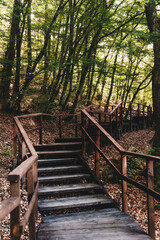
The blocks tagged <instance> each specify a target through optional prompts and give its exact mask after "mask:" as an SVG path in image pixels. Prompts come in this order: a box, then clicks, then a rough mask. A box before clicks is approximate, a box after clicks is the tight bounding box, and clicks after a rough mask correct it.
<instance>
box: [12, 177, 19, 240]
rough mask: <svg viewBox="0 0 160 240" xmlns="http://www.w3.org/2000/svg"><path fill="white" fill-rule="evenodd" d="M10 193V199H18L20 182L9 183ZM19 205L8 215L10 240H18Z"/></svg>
mask: <svg viewBox="0 0 160 240" xmlns="http://www.w3.org/2000/svg"><path fill="white" fill-rule="evenodd" d="M10 191H11V196H12V197H17V198H20V181H18V182H16V183H15V182H11V184H10ZM19 226H20V205H17V207H16V208H14V210H13V211H12V212H11V214H10V236H11V240H20V231H19V230H20V229H19Z"/></svg>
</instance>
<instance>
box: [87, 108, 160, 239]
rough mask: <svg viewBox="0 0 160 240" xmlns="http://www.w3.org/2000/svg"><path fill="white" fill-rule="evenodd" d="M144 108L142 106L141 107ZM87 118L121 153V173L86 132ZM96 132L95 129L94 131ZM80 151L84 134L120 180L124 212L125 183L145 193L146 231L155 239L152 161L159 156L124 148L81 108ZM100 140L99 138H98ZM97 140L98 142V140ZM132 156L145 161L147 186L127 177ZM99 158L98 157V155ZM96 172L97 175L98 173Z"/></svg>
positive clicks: (125, 208) (159, 196)
mask: <svg viewBox="0 0 160 240" xmlns="http://www.w3.org/2000/svg"><path fill="white" fill-rule="evenodd" d="M143 109H144V108H143ZM87 119H88V121H89V122H92V124H93V125H94V126H95V127H96V129H97V130H99V131H100V132H101V134H102V135H103V136H104V137H105V138H106V139H107V140H109V141H110V143H111V144H112V145H113V146H114V147H115V148H116V149H117V150H118V151H119V153H120V154H121V163H122V173H121V172H120V171H119V170H118V169H117V168H116V166H115V165H114V164H113V163H112V162H111V161H110V160H109V159H108V158H107V156H106V155H105V154H104V153H103V151H102V150H101V149H100V147H99V144H98V145H97V141H96V142H95V141H94V140H93V139H92V137H91V135H90V134H89V133H88V132H87ZM96 132H97V131H96ZM82 136H83V137H82V153H83V156H85V152H86V150H85V144H84V141H85V136H87V138H88V139H89V140H90V142H91V143H92V144H93V145H94V148H95V151H98V152H99V154H100V155H101V156H102V157H103V159H104V160H105V161H106V162H107V163H108V164H109V165H110V166H111V167H112V168H113V169H114V170H115V171H116V172H117V174H118V176H119V178H120V179H121V180H122V199H123V201H122V202H123V204H122V209H123V211H124V212H125V213H127V183H130V184H132V185H134V186H135V187H137V188H138V189H140V190H142V191H144V192H145V193H147V196H148V197H147V203H148V204H147V206H148V232H149V235H150V236H151V237H152V239H155V227H154V213H153V212H154V199H156V200H157V201H160V193H158V192H156V191H155V190H154V189H153V187H154V178H153V173H154V171H153V163H154V161H160V157H157V156H150V155H147V154H142V153H135V152H130V151H126V150H124V149H123V148H122V147H121V146H120V144H118V143H117V142H116V141H115V140H114V138H112V136H110V134H109V133H108V132H106V131H105V130H104V129H103V127H102V126H101V125H100V124H99V123H98V122H97V121H96V120H95V119H94V118H93V117H92V116H91V115H90V114H89V113H88V112H87V111H86V110H82ZM99 141H100V140H99ZM99 141H98V142H99ZM128 155H129V156H132V157H140V158H142V159H145V160H146V161H147V186H145V185H143V184H141V183H139V182H137V181H135V180H133V179H131V178H129V177H128V176H127V156H128ZM98 158H99V157H98ZM96 174H97V175H99V173H97V171H96Z"/></svg>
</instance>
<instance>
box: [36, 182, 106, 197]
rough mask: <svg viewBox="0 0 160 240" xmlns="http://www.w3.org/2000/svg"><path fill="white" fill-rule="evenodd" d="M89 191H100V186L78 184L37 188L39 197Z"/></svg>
mask: <svg viewBox="0 0 160 240" xmlns="http://www.w3.org/2000/svg"><path fill="white" fill-rule="evenodd" d="M90 190H102V186H100V185H98V184H95V183H81V184H80V183H79V184H69V185H62V186H46V187H39V190H38V194H39V195H40V196H41V195H52V194H55V193H72V192H81V191H90Z"/></svg>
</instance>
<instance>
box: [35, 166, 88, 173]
mask: <svg viewBox="0 0 160 240" xmlns="http://www.w3.org/2000/svg"><path fill="white" fill-rule="evenodd" d="M85 169H86V168H85V167H84V166H82V165H69V166H58V167H57V166H56V167H44V168H38V174H47V173H56V172H70V171H82V170H85Z"/></svg>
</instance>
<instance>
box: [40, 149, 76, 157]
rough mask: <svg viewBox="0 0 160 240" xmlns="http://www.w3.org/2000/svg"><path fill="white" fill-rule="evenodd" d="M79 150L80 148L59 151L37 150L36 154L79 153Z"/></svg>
mask: <svg viewBox="0 0 160 240" xmlns="http://www.w3.org/2000/svg"><path fill="white" fill-rule="evenodd" d="M80 152H81V151H80V150H64V151H63V150H60V151H40V152H39V151H38V152H37V154H38V155H39V156H40V155H58V154H59V155H61V154H64V155H67V154H79V153H80Z"/></svg>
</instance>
